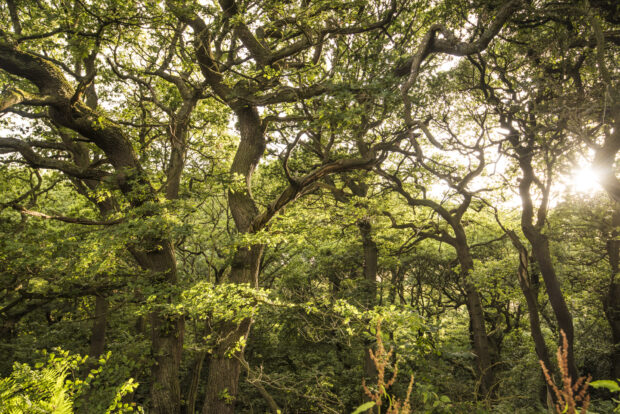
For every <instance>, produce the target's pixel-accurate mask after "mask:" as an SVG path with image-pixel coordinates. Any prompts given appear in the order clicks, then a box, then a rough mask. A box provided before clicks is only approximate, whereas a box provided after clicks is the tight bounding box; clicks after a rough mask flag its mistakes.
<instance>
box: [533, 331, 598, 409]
mask: <svg viewBox="0 0 620 414" xmlns="http://www.w3.org/2000/svg"><path fill="white" fill-rule="evenodd" d="M560 334H561V335H562V344H561V345H560V346H559V347H558V353H557V358H558V365H559V366H560V373H561V374H562V389H559V388H558V386H557V385H556V384H555V382H554V381H553V379H552V378H551V374H550V373H549V370H548V369H547V367H545V364H544V363H543V362H542V361H538V362H539V363H540V366H541V367H542V370H543V374H544V375H545V380H546V381H547V384H549V386H550V387H551V389H552V390H553V393H554V394H555V400H556V401H555V410H556V413H558V414H564V413H566V414H577V412H578V411H577V409H578V407H579V405H581V410H580V411H579V412H580V413H581V414H585V413H587V412H588V406H589V405H590V395H589V394H588V387H589V385H590V381H591V380H592V376H591V375H588V377H587V378H586V377H580V378H579V379H578V380H577V381H576V382H575V383H574V384H573V379H572V378H571V376H570V375H569V372H568V340H567V339H566V334H565V333H564V331H562V330H561V331H560Z"/></svg>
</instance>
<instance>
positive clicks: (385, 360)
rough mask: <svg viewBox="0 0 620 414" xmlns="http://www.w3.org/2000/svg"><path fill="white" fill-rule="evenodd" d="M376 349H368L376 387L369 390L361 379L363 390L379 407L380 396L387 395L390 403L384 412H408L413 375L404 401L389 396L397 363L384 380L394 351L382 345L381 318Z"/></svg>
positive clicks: (394, 413)
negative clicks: (387, 350) (374, 369)
mask: <svg viewBox="0 0 620 414" xmlns="http://www.w3.org/2000/svg"><path fill="white" fill-rule="evenodd" d="M376 338H377V350H376V351H373V350H372V349H369V350H368V352H369V353H370V359H372V361H373V363H374V364H375V367H376V368H377V389H376V390H370V389H369V388H368V387H367V386H366V380H365V379H362V386H363V387H364V392H365V393H366V395H368V397H369V398H370V399H371V400H372V401H374V402H375V405H376V406H377V407H379V410H380V409H381V408H380V407H381V405H382V403H383V400H382V397H384V396H385V397H388V400H389V401H390V405H389V406H388V409H387V411H386V414H410V413H411V405H410V396H411V391H412V390H413V375H411V380H410V381H409V387H407V395H406V397H405V401H403V402H401V401H399V400H398V399H397V398H395V397H392V398H390V397H389V395H388V393H387V390H388V388H390V387H391V386H392V385H393V384H394V382H395V381H396V377H397V375H398V363H396V364H394V373H393V374H392V378H390V380H388V381H387V382H386V381H385V369H386V367H387V366H388V365H389V362H390V358H391V357H392V354H393V352H394V349H393V348H390V350H389V352H386V351H385V346H384V345H383V339H382V338H381V320H379V321H377V334H376Z"/></svg>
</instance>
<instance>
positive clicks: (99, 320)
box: [88, 295, 109, 359]
mask: <svg viewBox="0 0 620 414" xmlns="http://www.w3.org/2000/svg"><path fill="white" fill-rule="evenodd" d="M108 308H109V302H108V298H107V297H105V296H103V295H97V296H95V317H94V319H93V328H92V333H91V337H90V350H89V352H88V355H89V356H91V357H93V358H94V359H96V358H98V357H99V356H101V354H103V350H104V348H105V333H106V326H107V322H108V321H107V319H108Z"/></svg>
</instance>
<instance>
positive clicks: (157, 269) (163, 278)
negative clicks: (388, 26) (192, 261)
mask: <svg viewBox="0 0 620 414" xmlns="http://www.w3.org/2000/svg"><path fill="white" fill-rule="evenodd" d="M154 244H155V246H156V247H155V249H152V250H150V251H148V252H141V251H138V250H136V249H135V248H132V249H130V251H131V253H132V254H133V256H134V257H135V258H136V260H137V261H138V263H139V264H140V266H141V267H142V268H144V269H148V270H149V271H151V272H152V275H151V281H152V282H151V283H152V284H153V285H160V286H161V287H160V288H157V289H156V291H157V292H166V291H167V290H168V289H169V286H171V285H176V283H177V274H176V262H175V258H174V250H173V248H172V245H171V244H170V243H169V242H168V241H164V240H158V241H156V242H154ZM160 301H161V302H165V301H167V302H171V301H173V298H171V297H162V298H160ZM149 319H150V322H151V343H152V345H151V352H152V354H153V358H154V360H155V361H154V364H153V368H152V377H153V381H152V383H151V399H152V404H153V407H152V410H151V412H152V413H155V414H168V413H180V412H181V386H180V383H179V367H180V365H181V354H182V352H183V335H184V331H185V320H184V318H183V316H181V315H176V314H167V313H165V312H163V311H161V310H157V309H156V310H153V311H152V312H151V314H150V315H149Z"/></svg>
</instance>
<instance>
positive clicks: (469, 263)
mask: <svg viewBox="0 0 620 414" xmlns="http://www.w3.org/2000/svg"><path fill="white" fill-rule="evenodd" d="M453 229H454V232H455V246H454V247H455V249H456V253H457V257H458V261H459V264H460V266H461V272H460V279H461V281H462V282H463V283H464V287H465V295H466V299H467V312H468V313H469V320H470V325H471V330H472V339H473V343H474V352H475V353H476V359H477V367H476V368H477V372H478V375H479V376H480V388H479V390H478V391H477V393H476V394H477V395H482V396H484V397H486V396H489V395H490V394H491V393H492V392H493V385H494V382H495V373H494V370H493V363H492V359H491V352H490V348H489V338H488V336H487V331H486V326H485V321H484V309H483V307H482V299H481V298H480V293H478V289H477V288H476V286H475V285H474V283H473V282H472V280H471V272H472V270H473V268H474V261H473V259H472V257H471V252H470V250H469V245H468V244H467V239H466V235H465V230H464V229H463V228H462V226H460V225H457V226H453Z"/></svg>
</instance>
